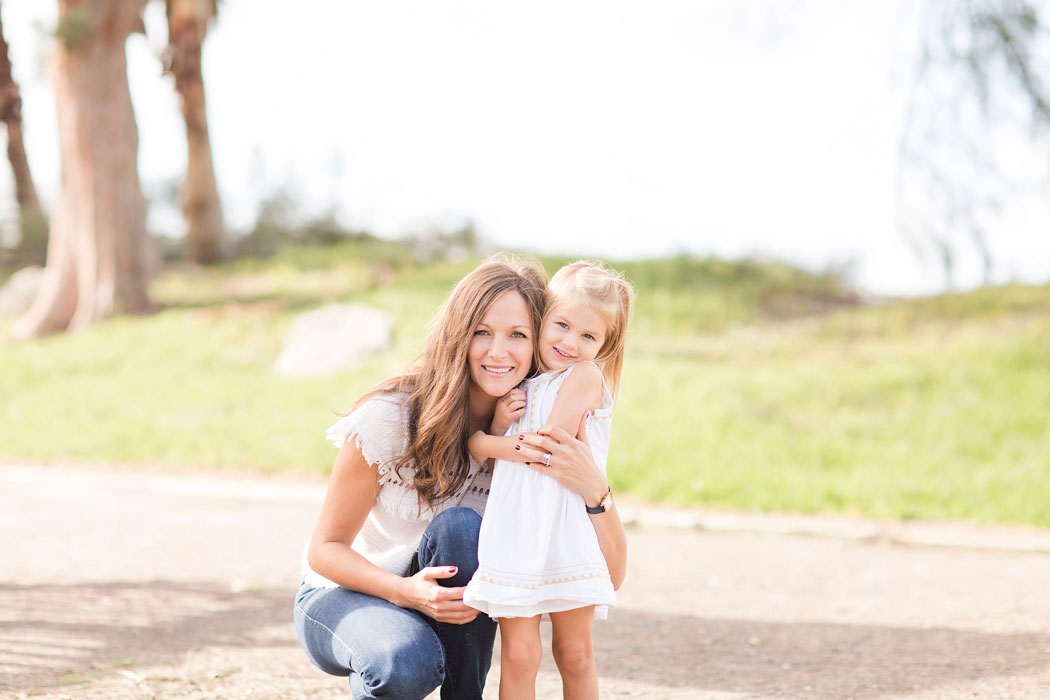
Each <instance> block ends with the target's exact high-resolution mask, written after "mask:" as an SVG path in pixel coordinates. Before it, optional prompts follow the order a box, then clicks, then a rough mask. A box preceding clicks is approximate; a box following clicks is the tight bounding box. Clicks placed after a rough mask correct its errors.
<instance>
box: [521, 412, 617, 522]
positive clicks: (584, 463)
mask: <svg viewBox="0 0 1050 700" xmlns="http://www.w3.org/2000/svg"><path fill="white" fill-rule="evenodd" d="M586 423H587V415H586V414H584V416H583V418H582V419H581V420H580V429H579V432H578V433H577V434H578V435H579V436H580V437H579V439H576V438H575V437H573V436H572V435H570V434H569V433H568V432H567V431H566V430H564V429H562V428H559V427H557V426H553V427H551V426H545V427H543V428H540V430H539V432H538V433H525V434H524V435H523V436H522V438H521V440H520V443H521V445H520V446H521V449H520V450H519V452H521V454H522V455H524V457H525V460H526V462H527V463H528V465H529V466H530V467H532V468H533V469H535V470H536V471H539V472H542V473H543V474H546V475H547V476H549V477H551V478H552V479H554V480H555V481H557V482H558V483H559V484H561V485H562V486H564V487H565V488H567V489H569V490H570V491H574V492H576V493H578V494H580V495H581V496H583V500H584V501H585V502H586V504H587V505H588V506H596V505H598V502H599V501H601V500H602V497H603V496H605V493H606V492H607V491H608V490H609V482H608V481H607V480H606V479H605V475H604V474H603V473H602V470H601V469H599V468H598V465H597V464H596V463H595V461H594V455H593V454H592V453H591V446H590V445H589V444H587V431H586ZM547 455H550V459H549V460H548V459H547Z"/></svg>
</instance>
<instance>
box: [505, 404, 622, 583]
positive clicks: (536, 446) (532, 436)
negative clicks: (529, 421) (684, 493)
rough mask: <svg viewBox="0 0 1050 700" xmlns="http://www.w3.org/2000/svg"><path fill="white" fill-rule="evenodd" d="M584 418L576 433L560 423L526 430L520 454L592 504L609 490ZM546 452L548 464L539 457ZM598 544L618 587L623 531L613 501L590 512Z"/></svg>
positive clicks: (535, 466) (588, 503) (530, 464)
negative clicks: (597, 510) (588, 438)
mask: <svg viewBox="0 0 1050 700" xmlns="http://www.w3.org/2000/svg"><path fill="white" fill-rule="evenodd" d="M585 423H586V417H584V419H583V420H581V421H580V424H579V429H578V430H577V435H579V439H577V438H575V437H573V436H572V433H570V432H569V431H567V430H565V429H564V428H562V427H560V426H554V427H551V426H545V427H544V428H542V429H541V430H540V432H539V433H538V434H537V433H526V434H525V437H524V438H523V439H522V441H521V442H522V448H521V450H520V453H521V454H523V455H525V457H526V459H528V460H529V462H528V464H529V466H531V467H532V468H533V469H536V470H537V471H540V472H543V473H544V474H547V475H548V476H550V477H551V478H553V479H554V480H555V481H557V482H558V483H560V484H561V485H562V486H564V487H566V488H567V489H569V490H570V491H575V492H576V493H578V494H580V495H581V496H583V500H584V503H585V504H586V505H588V506H591V507H594V506H597V505H598V503H599V502H600V501H601V500H602V498H603V497H604V496H605V494H606V493H607V492H608V491H609V482H608V481H607V480H606V478H605V475H604V474H603V473H602V470H601V469H599V468H598V465H597V464H596V463H595V462H594V455H593V454H592V453H591V447H590V445H588V444H587V434H586V429H585ZM548 454H549V455H550V456H551V458H550V466H545V465H544V463H543V458H544V456H545V455H548ZM589 517H590V519H591V524H592V525H594V532H595V533H596V534H597V535H598V545H599V546H600V547H601V550H602V555H604V556H605V565H606V566H607V567H609V578H610V579H611V580H612V584H613V588H614V589H619V588H620V585H621V584H622V583H623V579H624V576H626V574H627V533H626V532H624V529H623V523H622V522H621V521H620V514H619V513H618V512H617V510H616V503H615V501H610V503H609V506H608V507H606V509H605V512H604V513H598V514H596V515H590V516H589Z"/></svg>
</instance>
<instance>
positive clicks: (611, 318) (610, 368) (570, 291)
mask: <svg viewBox="0 0 1050 700" xmlns="http://www.w3.org/2000/svg"><path fill="white" fill-rule="evenodd" d="M634 296H635V293H634V287H633V286H632V285H631V283H630V282H628V281H627V279H626V278H625V277H624V276H623V274H621V273H620V272H618V271H616V270H614V269H612V268H611V267H609V266H608V265H606V264H605V263H601V262H591V261H589V260H577V261H576V262H572V263H569V264H567V265H565V266H563V267H562V268H561V269H559V270H558V271H557V272H555V273H554V277H552V278H551V281H550V284H549V285H547V292H546V297H547V304H546V306H547V308H546V313H548V314H549V313H551V312H552V311H554V309H555V308H556V307H558V306H564V305H569V304H585V305H587V306H590V307H592V308H593V309H595V310H596V311H597V312H598V313H599V314H600V315H601V316H602V318H603V319H605V323H606V324H607V325H608V326H609V331H608V333H607V334H606V336H605V341H604V342H603V343H602V347H601V349H599V350H598V355H597V356H596V357H595V358H594V361H595V363H597V365H598V366H599V367H601V369H602V374H603V375H605V382H606V383H607V384H608V385H609V391H610V392H611V393H612V395H613V399H615V398H616V397H617V396H618V395H619V393H620V374H621V373H622V371H623V357H624V352H625V349H626V345H627V325H628V324H629V323H630V321H631V312H632V308H633V306H634ZM541 369H544V370H546V368H545V367H543V368H541Z"/></svg>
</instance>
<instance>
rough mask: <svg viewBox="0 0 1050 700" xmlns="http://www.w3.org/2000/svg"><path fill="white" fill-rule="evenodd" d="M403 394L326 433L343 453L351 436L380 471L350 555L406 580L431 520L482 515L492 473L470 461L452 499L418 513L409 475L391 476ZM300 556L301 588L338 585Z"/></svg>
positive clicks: (363, 408) (402, 442) (403, 436)
mask: <svg viewBox="0 0 1050 700" xmlns="http://www.w3.org/2000/svg"><path fill="white" fill-rule="evenodd" d="M404 398H405V397H404V395H403V394H380V395H377V396H373V397H372V398H370V399H368V400H366V401H365V402H364V403H362V404H361V405H360V406H358V407H357V408H356V409H354V411H353V412H352V413H350V415H348V416H346V417H344V418H342V419H340V420H339V421H337V422H336V423H335V424H334V425H332V426H331V427H330V428H328V431H327V437H328V439H329V440H330V441H331V442H332V444H334V445H335V446H336V447H342V446H343V443H344V442H346V440H347V439H349V438H350V437H351V436H353V437H354V439H355V440H356V442H357V447H358V449H360V450H361V454H362V455H363V456H364V458H365V460H367V462H368V463H369V464H371V465H372V466H374V467H376V468H377V469H378V470H379V496H378V497H377V498H376V503H375V505H374V506H373V507H372V510H371V512H370V513H369V514H368V518H367V519H366V520H365V523H364V525H363V526H362V527H361V531H360V532H359V533H358V534H357V538H356V539H355V540H354V543H353V545H352V546H353V549H354V550H355V551H357V552H358V553H359V554H361V555H362V556H364V557H365V558H366V559H368V560H369V561H370V562H372V563H373V564H375V565H376V566H378V567H379V568H381V569H384V570H385V571H389V572H391V573H395V574H397V575H399V576H404V575H405V574H406V573H408V569H409V565H410V564H411V562H412V557H413V556H414V555H415V553H416V548H417V547H418V546H419V541H420V539H421V538H422V536H423V531H424V530H425V529H426V527H427V525H429V524H430V521H431V520H433V519H434V516H435V515H437V514H438V513H440V512H441V511H443V510H445V509H446V508H451V507H453V506H466V507H468V508H471V509H472V510H475V511H477V513H478V514H480V515H484V513H485V502H486V500H487V499H488V494H489V486H490V484H491V482H492V473H491V471H490V468H489V467H483V466H481V465H479V464H478V463H477V462H476V461H475V460H474V459H473V458H471V459H470V465H469V473H468V475H467V480H466V482H465V485H464V486H463V487H461V488H460V490H459V491H457V492H456V493H455V494H454V495H452V496H451V497H449V498H447V499H445V500H444V501H442V502H440V503H438V504H437V505H436V506H435V507H428V506H427V505H426V504H425V503H424V504H422V509H420V505H419V502H418V500H417V498H416V491H415V489H414V488H413V487H412V473H411V472H412V469H411V468H410V467H407V466H406V467H402V469H401V471H400V474H399V473H397V471H396V470H395V466H396V465H397V461H398V459H399V458H400V457H401V455H403V454H404V453H405V452H406V451H407V449H408V407H407V406H406V405H405V403H404ZM309 547H310V542H309V541H307V543H306V549H304V550H303V558H302V580H303V583H307V584H310V585H312V586H315V587H319V588H334V587H335V586H337V585H338V584H336V583H335V582H333V581H330V580H328V579H327V578H325V577H324V576H321V575H320V574H318V573H317V572H315V571H314V570H313V569H311V568H310V565H309V563H308V562H307V557H306V553H307V551H308V550H309Z"/></svg>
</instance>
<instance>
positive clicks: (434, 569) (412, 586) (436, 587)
mask: <svg viewBox="0 0 1050 700" xmlns="http://www.w3.org/2000/svg"><path fill="white" fill-rule="evenodd" d="M455 575H456V567H454V566H428V567H426V568H425V569H420V570H419V572H417V573H416V574H414V575H412V576H409V577H408V578H406V579H404V582H405V584H404V592H403V599H402V600H400V601H399V602H398V606H399V607H402V608H411V609H412V610H418V611H419V612H421V613H423V614H424V615H426V616H427V617H430V618H433V619H435V620H437V621H438V622H448V623H451V624H453V625H464V624H466V623H468V622H470V621H472V620H473V619H474V618H475V617H477V616H478V611H477V610H475V609H474V608H472V607H470V606H469V605H466V604H465V603H464V602H463V586H457V587H448V588H446V587H445V586H442V585H440V584H438V582H437V581H438V579H443V578H451V577H452V576H455Z"/></svg>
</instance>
